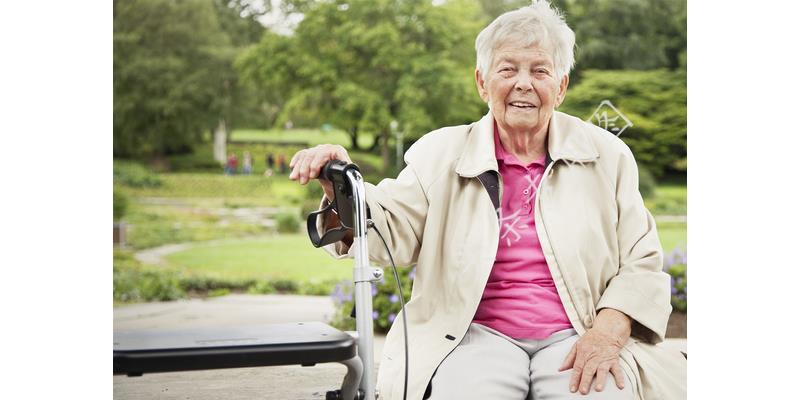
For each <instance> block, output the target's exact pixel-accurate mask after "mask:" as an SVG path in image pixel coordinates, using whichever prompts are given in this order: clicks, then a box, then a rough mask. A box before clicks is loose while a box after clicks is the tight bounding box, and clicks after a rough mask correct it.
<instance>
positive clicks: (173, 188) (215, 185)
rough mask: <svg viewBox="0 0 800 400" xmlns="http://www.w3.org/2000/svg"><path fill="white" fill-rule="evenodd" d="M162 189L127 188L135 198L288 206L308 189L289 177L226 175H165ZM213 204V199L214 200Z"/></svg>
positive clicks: (296, 202) (295, 201) (297, 201)
mask: <svg viewBox="0 0 800 400" xmlns="http://www.w3.org/2000/svg"><path fill="white" fill-rule="evenodd" d="M157 176H158V178H160V179H161V181H162V182H163V183H162V185H161V186H159V187H141V188H131V187H126V188H125V189H124V190H125V192H126V194H128V195H129V196H132V197H183V198H192V199H196V198H209V199H219V200H222V201H223V202H224V201H226V199H229V200H230V201H234V202H235V201H241V199H250V201H251V202H253V201H255V202H256V203H257V204H260V205H269V206H288V205H292V204H298V203H299V202H300V201H301V200H302V198H303V195H304V193H305V190H306V188H305V187H303V186H301V185H299V184H297V182H293V181H290V180H289V178H288V177H287V176H286V175H273V176H272V177H270V178H267V177H264V176H261V175H234V176H226V175H223V174H222V172H220V173H218V174H214V173H161V174H158V175H157ZM212 201H213V200H212Z"/></svg>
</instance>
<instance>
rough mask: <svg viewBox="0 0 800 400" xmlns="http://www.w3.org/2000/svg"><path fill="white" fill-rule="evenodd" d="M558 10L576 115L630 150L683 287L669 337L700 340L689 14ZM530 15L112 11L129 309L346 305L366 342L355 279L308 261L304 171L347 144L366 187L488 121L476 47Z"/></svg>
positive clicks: (340, 314)
mask: <svg viewBox="0 0 800 400" xmlns="http://www.w3.org/2000/svg"><path fill="white" fill-rule="evenodd" d="M553 3H554V4H555V5H556V6H558V7H559V8H560V9H561V10H562V11H563V12H564V15H565V18H566V21H567V23H568V24H569V26H570V27H572V29H573V30H574V31H575V33H576V43H577V50H576V68H575V70H574V71H573V72H572V73H571V74H570V88H569V89H568V91H567V97H566V101H565V103H564V104H563V105H562V106H561V107H560V108H559V110H560V111H563V112H566V113H568V114H571V115H574V116H577V117H579V118H582V119H585V120H587V121H592V122H593V123H597V124H599V125H601V126H603V127H604V128H607V129H609V131H610V133H609V134H617V135H619V137H620V138H621V139H622V140H624V141H625V142H626V143H627V144H628V145H629V146H630V147H631V149H632V150H633V152H634V155H635V156H636V159H637V160H638V162H639V165H640V180H641V181H640V190H641V192H642V195H643V196H644V197H645V202H646V205H647V207H648V208H649V209H650V211H651V212H652V213H653V214H654V215H655V217H656V221H657V224H658V230H659V234H660V237H661V243H662V245H663V248H664V255H665V264H664V270H665V271H667V272H669V273H670V275H672V284H673V289H672V291H673V307H674V313H673V315H674V316H675V318H674V320H676V321H677V322H674V321H673V322H674V324H676V325H675V326H674V327H672V328H671V329H673V331H672V334H671V335H670V333H668V335H670V336H680V335H682V336H683V337H685V313H686V309H687V306H686V293H687V292H686V264H687V261H686V243H687V241H686V196H687V194H686V171H687V162H686V62H687V61H686V2H685V1H681V0H561V1H553ZM526 4H529V1H516V0H505V1H495V0H440V1H433V2H431V1H430V0H428V1H423V0H353V1H311V0H294V1H269V0H264V1H249V0H232V1H230V0H184V1H177V0H125V1H114V16H113V18H114V22H113V24H114V27H113V29H114V34H113V41H114V42H113V47H114V48H113V54H114V60H113V68H114V83H113V87H114V104H113V107H114V123H113V124H114V149H113V156H114V174H113V177H114V178H113V179H114V203H113V204H114V260H113V264H114V304H115V306H122V305H127V304H130V303H138V302H149V301H169V300H177V299H183V298H195V297H200V298H209V297H215V296H222V295H226V294H229V293H251V294H270V293H284V294H301V295H321V296H332V299H333V302H334V304H335V305H336V307H337V313H336V316H335V317H334V319H333V321H331V322H332V323H333V324H334V325H336V326H338V327H342V328H349V327H350V325H349V324H350V323H351V320H350V319H349V318H347V315H348V314H349V313H350V307H351V304H352V293H351V290H352V285H351V284H349V283H348V281H349V279H350V278H351V276H352V262H351V261H337V260H333V259H332V258H330V257H329V256H327V255H326V254H325V253H324V252H322V251H321V250H315V249H313V247H312V246H311V243H310V241H309V240H308V236H307V235H306V233H305V232H304V230H303V228H302V227H301V221H304V219H305V216H306V215H307V214H308V212H309V211H312V210H316V209H317V206H318V204H319V199H320V196H321V195H322V192H321V190H320V189H319V188H318V185H316V184H311V185H308V187H303V186H300V185H299V184H297V183H294V182H290V181H289V180H288V178H287V173H288V162H289V160H290V159H291V156H292V155H293V154H294V153H295V152H296V151H297V150H299V149H301V148H305V147H308V146H313V145H316V144H320V143H334V144H340V145H342V146H344V147H346V148H347V149H348V151H349V153H350V154H351V157H352V158H353V160H354V162H356V163H357V164H358V165H359V166H360V167H361V170H362V171H363V172H364V174H365V178H366V179H367V181H369V182H373V183H377V182H378V181H379V180H380V179H382V178H385V177H393V176H395V175H396V174H397V172H398V171H399V170H400V169H401V168H402V167H403V164H402V154H403V152H404V151H405V150H406V149H408V147H409V146H410V145H411V144H413V143H414V141H415V140H416V139H418V138H419V137H420V136H421V135H423V134H425V133H426V132H428V131H430V130H433V129H436V128H439V127H443V126H447V125H458V124H465V123H470V122H472V121H476V120H478V119H479V118H480V117H481V116H482V115H484V114H485V113H486V111H487V107H486V105H485V104H484V103H483V102H482V101H481V100H480V98H479V97H478V94H477V91H476V89H475V84H474V78H473V76H474V75H473V74H474V69H475V50H474V41H475V37H476V36H477V34H478V32H479V31H480V30H481V29H482V28H483V27H485V26H486V25H487V24H488V23H489V22H490V21H491V20H492V19H494V18H495V17H496V16H498V15H500V14H501V13H503V12H505V11H509V10H512V9H515V8H518V7H520V6H524V5H526ZM622 129H624V130H622ZM410 267H411V268H403V270H402V272H401V280H402V281H403V286H404V290H406V291H409V292H410V287H411V284H412V282H413V277H414V268H413V266H410ZM394 284H395V283H394V281H393V278H392V277H391V274H387V278H386V280H385V281H384V282H383V283H382V284H380V285H377V286H376V287H375V290H374V292H375V295H376V296H375V300H374V307H375V314H374V315H373V317H374V319H375V326H376V329H377V330H380V331H386V330H387V329H388V327H389V325H390V324H391V322H392V321H393V319H394V316H395V315H396V313H397V312H398V310H399V303H398V301H397V300H398V299H397V296H396V293H395V290H394ZM406 295H408V293H407V294H406ZM681 321H682V322H681ZM671 324H672V322H671ZM681 324H682V326H681ZM676 329H677V331H676ZM676 332H677V333H676Z"/></svg>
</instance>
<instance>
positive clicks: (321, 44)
mask: <svg viewBox="0 0 800 400" xmlns="http://www.w3.org/2000/svg"><path fill="white" fill-rule="evenodd" d="M290 6H291V4H290ZM293 7H294V9H300V10H302V11H303V12H304V16H305V18H304V19H303V21H302V22H301V23H300V24H299V25H298V27H297V29H296V31H295V32H294V35H293V36H289V37H286V36H279V35H276V34H272V33H268V34H265V35H264V37H263V38H262V41H261V42H260V43H259V44H258V45H257V46H256V47H254V48H253V49H251V50H250V51H248V52H247V53H246V54H244V55H243V56H242V57H241V58H240V59H239V61H238V63H237V66H238V67H239V70H240V72H241V73H242V76H243V78H245V79H248V80H251V81H252V82H254V83H255V84H257V85H258V86H259V88H260V90H261V91H265V92H269V93H271V95H270V96H272V98H273V100H274V101H276V102H279V103H280V104H282V106H283V107H282V112H281V115H280V116H279V118H278V123H280V122H281V121H283V120H286V119H292V120H293V121H297V120H302V121H304V122H306V123H321V122H331V123H333V124H334V125H336V126H339V127H342V128H344V129H345V130H347V131H348V132H350V133H351V139H352V144H353V147H354V148H357V145H358V141H357V139H358V135H359V134H361V133H363V132H369V133H372V134H375V135H376V137H377V138H379V141H378V143H379V145H380V148H381V154H382V155H383V158H384V163H385V169H388V163H389V139H390V128H389V127H390V124H391V121H392V120H396V121H398V122H399V126H400V129H403V130H405V132H406V137H409V138H416V137H419V136H420V135H422V134H424V133H425V132H427V131H428V130H431V129H434V128H437V127H441V126H445V125H453V124H460V123H466V122H469V121H473V120H475V119H476V118H478V117H480V115H481V113H482V112H483V110H484V109H485V106H484V104H483V103H482V102H481V100H480V98H479V97H478V96H477V93H476V90H475V86H474V83H473V81H472V75H473V72H472V71H473V70H474V60H475V51H474V49H473V43H474V40H475V36H476V35H477V32H478V31H479V29H480V27H481V21H482V14H481V11H480V9H479V8H478V7H477V5H476V4H475V3H472V2H466V1H455V2H448V3H445V4H444V5H442V6H434V5H432V4H431V2H429V1H423V0H405V1H403V0H354V1H349V2H347V3H344V2H321V3H309V2H305V1H301V2H299V3H298V5H294V6H293ZM286 8H287V9H292V7H286Z"/></svg>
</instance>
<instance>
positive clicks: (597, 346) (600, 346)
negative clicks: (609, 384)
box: [558, 327, 625, 394]
mask: <svg viewBox="0 0 800 400" xmlns="http://www.w3.org/2000/svg"><path fill="white" fill-rule="evenodd" d="M620 342H621V341H620V338H619V337H617V336H615V335H613V334H611V333H607V332H604V331H603V330H602V329H599V327H595V328H592V329H589V330H588V331H586V334H584V335H583V336H582V337H581V338H579V339H578V341H577V342H575V344H574V345H573V346H572V349H571V350H570V352H569V354H568V355H567V358H566V359H565V360H564V363H563V364H562V365H561V368H559V369H558V371H559V372H561V371H566V370H568V369H570V368H572V377H571V379H570V381H569V390H570V392H575V391H580V392H581V393H582V394H588V393H589V391H590V390H591V388H590V386H591V384H592V379H593V378H594V377H595V375H596V376H597V379H596V381H595V382H596V384H595V390H597V391H598V392H600V391H602V390H603V389H604V387H605V383H606V378H607V377H608V373H609V372H611V375H613V376H614V381H615V382H616V384H617V387H618V388H620V389H623V388H624V387H625V380H624V375H623V372H622V368H621V367H620V364H619V352H620V349H622V346H623V345H624V342H622V343H620Z"/></svg>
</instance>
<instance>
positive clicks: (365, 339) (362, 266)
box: [346, 169, 383, 400]
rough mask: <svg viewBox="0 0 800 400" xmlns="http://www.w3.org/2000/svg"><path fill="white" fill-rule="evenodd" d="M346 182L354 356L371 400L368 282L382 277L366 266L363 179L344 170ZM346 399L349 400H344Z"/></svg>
mask: <svg viewBox="0 0 800 400" xmlns="http://www.w3.org/2000/svg"><path fill="white" fill-rule="evenodd" d="M346 176H347V179H348V180H349V182H350V187H351V188H352V190H353V206H354V208H355V220H354V227H353V246H355V268H354V269H353V281H354V286H355V289H354V292H355V303H356V305H355V307H356V330H357V331H358V356H359V358H361V362H362V364H363V366H364V373H363V375H362V376H361V384H360V388H361V389H362V390H363V393H364V399H365V400H375V399H376V393H375V376H374V374H375V368H374V366H375V361H374V360H375V359H374V355H373V354H374V348H373V326H372V282H375V281H378V280H379V279H380V278H381V277H382V274H383V270H381V269H380V268H372V267H370V265H369V254H368V247H367V231H368V229H369V228H368V226H367V203H366V197H365V194H366V192H365V189H364V180H363V178H362V176H361V174H360V173H359V172H358V170H354V169H349V170H347V171H346ZM347 400H350V399H347Z"/></svg>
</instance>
